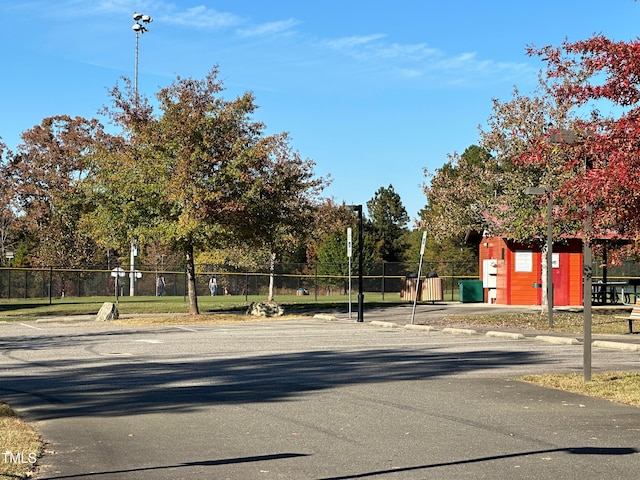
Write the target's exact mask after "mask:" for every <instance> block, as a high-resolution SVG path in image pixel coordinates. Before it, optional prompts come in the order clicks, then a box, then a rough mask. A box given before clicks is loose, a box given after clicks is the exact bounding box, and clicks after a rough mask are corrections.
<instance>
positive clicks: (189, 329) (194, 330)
mask: <svg viewBox="0 0 640 480" xmlns="http://www.w3.org/2000/svg"><path fill="white" fill-rule="evenodd" d="M174 328H177V329H178V330H186V331H187V332H199V331H200V330H196V329H195V328H187V327H180V326H176V327H174Z"/></svg>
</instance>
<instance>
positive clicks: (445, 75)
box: [322, 34, 535, 85]
mask: <svg viewBox="0 0 640 480" xmlns="http://www.w3.org/2000/svg"><path fill="white" fill-rule="evenodd" d="M322 44H323V45H325V46H326V47H328V48H330V49H332V50H335V51H337V52H340V53H342V54H344V55H348V56H350V57H353V58H355V59H357V60H358V61H359V62H361V63H363V64H370V63H375V64H376V65H377V66H378V67H379V68H381V69H385V70H387V71H391V72H393V73H394V74H395V75H396V76H398V77H401V78H405V79H414V78H418V77H424V76H426V75H429V77H430V78H438V79H439V81H440V82H441V83H443V84H449V85H451V84H458V85H462V84H469V85H471V84H474V83H476V82H478V81H479V80H483V79H492V80H495V79H496V78H497V76H498V75H499V77H500V80H509V81H512V80H514V79H518V78H521V77H522V76H531V75H535V72H534V71H533V69H532V68H531V67H530V66H528V65H527V64H525V63H504V62H495V61H493V60H491V59H485V60H482V59H479V58H478V54H477V52H464V53H460V54H456V55H449V54H447V53H446V52H444V51H442V50H440V49H438V48H433V47H429V46H428V45H427V44H426V43H411V44H402V43H392V42H388V41H387V36H386V35H384V34H372V35H362V36H349V37H341V38H337V39H332V40H326V41H324V42H322Z"/></svg>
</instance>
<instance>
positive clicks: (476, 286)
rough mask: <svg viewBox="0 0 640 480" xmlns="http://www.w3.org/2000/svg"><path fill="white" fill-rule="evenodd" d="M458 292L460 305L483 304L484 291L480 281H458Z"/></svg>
mask: <svg viewBox="0 0 640 480" xmlns="http://www.w3.org/2000/svg"><path fill="white" fill-rule="evenodd" d="M458 290H459V291H460V303H478V302H484V290H483V288H482V280H460V281H458Z"/></svg>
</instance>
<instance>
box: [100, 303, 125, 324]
mask: <svg viewBox="0 0 640 480" xmlns="http://www.w3.org/2000/svg"><path fill="white" fill-rule="evenodd" d="M119 316H120V314H119V313H118V307H116V304H115V303H111V302H104V303H103V304H102V307H100V310H99V311H98V317H97V318H96V320H97V321H98V322H105V321H107V320H117V318H118V317H119Z"/></svg>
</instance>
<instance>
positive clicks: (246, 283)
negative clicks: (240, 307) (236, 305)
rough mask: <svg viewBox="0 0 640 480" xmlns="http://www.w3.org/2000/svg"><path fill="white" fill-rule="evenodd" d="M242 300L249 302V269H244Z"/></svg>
mask: <svg viewBox="0 0 640 480" xmlns="http://www.w3.org/2000/svg"><path fill="white" fill-rule="evenodd" d="M244 301H245V303H248V302H249V270H248V269H247V270H245V271H244Z"/></svg>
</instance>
